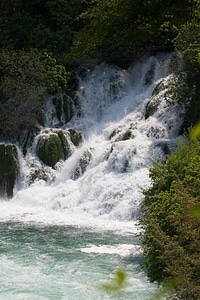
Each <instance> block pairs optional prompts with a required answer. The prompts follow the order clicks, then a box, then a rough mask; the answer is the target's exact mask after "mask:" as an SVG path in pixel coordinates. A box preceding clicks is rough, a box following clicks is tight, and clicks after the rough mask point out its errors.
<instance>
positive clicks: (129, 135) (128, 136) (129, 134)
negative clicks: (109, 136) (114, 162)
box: [122, 130, 132, 141]
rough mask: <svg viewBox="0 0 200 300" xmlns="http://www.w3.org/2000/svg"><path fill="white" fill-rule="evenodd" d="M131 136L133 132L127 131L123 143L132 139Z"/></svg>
mask: <svg viewBox="0 0 200 300" xmlns="http://www.w3.org/2000/svg"><path fill="white" fill-rule="evenodd" d="M131 134H132V132H131V130H126V132H125V133H124V134H123V136H122V141H126V140H129V139H130V138H131Z"/></svg>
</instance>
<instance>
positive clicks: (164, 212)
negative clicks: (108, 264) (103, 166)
mask: <svg viewBox="0 0 200 300" xmlns="http://www.w3.org/2000/svg"><path fill="white" fill-rule="evenodd" d="M199 165H200V142H199V141H197V140H196V141H191V142H189V143H188V144H181V145H180V146H179V147H178V148H177V149H176V150H175V152H174V153H173V154H172V155H168V156H167V157H166V158H165V159H164V160H163V161H162V162H161V163H159V164H155V165H154V166H153V168H152V169H151V170H150V177H151V179H152V185H151V187H150V188H149V189H148V190H146V191H144V195H145V198H144V201H143V203H142V211H143V216H142V217H141V224H142V225H143V228H144V236H143V244H144V258H145V260H144V265H145V266H146V267H147V273H148V276H149V278H150V280H151V281H158V282H166V281H167V280H172V282H173V288H174V289H175V292H176V294H177V295H178V296H181V297H182V298H183V299H188V300H191V299H195V300H198V299H200V277H199V274H200V273H199V272H200V248H199V245H200V218H199V217H194V216H193V211H195V209H196V208H197V207H199V205H200V196H199V195H200V180H199V178H200V168H199Z"/></svg>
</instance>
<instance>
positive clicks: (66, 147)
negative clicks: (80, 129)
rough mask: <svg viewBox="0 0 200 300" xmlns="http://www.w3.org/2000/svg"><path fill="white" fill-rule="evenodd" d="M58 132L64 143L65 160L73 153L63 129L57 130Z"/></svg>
mask: <svg viewBox="0 0 200 300" xmlns="http://www.w3.org/2000/svg"><path fill="white" fill-rule="evenodd" d="M56 133H57V134H58V136H59V138H60V141H61V144H62V152H63V159H64V160H65V159H67V158H68V157H69V156H70V155H71V150H70V145H69V142H68V141H67V138H66V137H65V135H64V132H63V131H62V130H57V131H56Z"/></svg>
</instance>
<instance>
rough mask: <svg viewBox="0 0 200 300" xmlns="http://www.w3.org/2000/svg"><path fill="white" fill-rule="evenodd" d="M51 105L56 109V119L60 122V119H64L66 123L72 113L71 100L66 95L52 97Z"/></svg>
mask: <svg viewBox="0 0 200 300" xmlns="http://www.w3.org/2000/svg"><path fill="white" fill-rule="evenodd" d="M52 102H53V105H54V106H55V109H56V116H57V118H58V120H59V121H60V122H61V120H64V121H65V122H66V123H68V122H69V121H70V120H71V118H72V117H73V114H74V109H73V106H74V104H73V100H72V98H70V97H69V96H67V95H64V96H63V97H62V96H60V97H54V98H53V100H52Z"/></svg>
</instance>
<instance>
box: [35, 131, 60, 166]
mask: <svg viewBox="0 0 200 300" xmlns="http://www.w3.org/2000/svg"><path fill="white" fill-rule="evenodd" d="M61 150H62V144H61V140H60V138H59V136H58V135H57V134H56V133H49V134H42V135H41V136H39V138H38V142H37V146H36V152H37V155H38V157H39V159H40V160H41V161H43V162H44V163H45V164H46V165H48V166H50V167H53V166H54V165H55V164H56V163H57V162H58V161H59V160H60V156H61Z"/></svg>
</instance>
